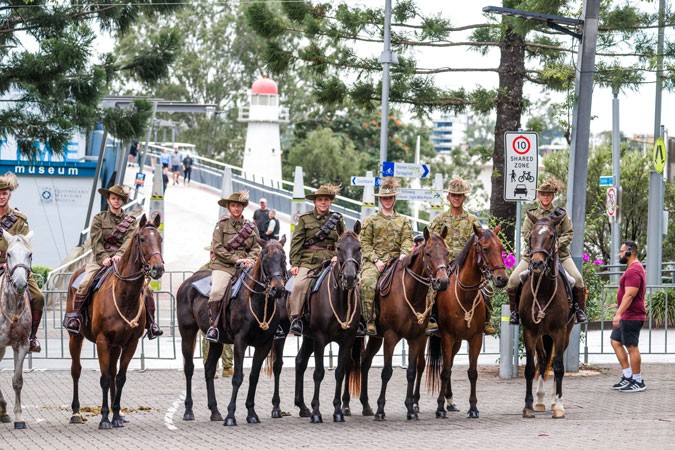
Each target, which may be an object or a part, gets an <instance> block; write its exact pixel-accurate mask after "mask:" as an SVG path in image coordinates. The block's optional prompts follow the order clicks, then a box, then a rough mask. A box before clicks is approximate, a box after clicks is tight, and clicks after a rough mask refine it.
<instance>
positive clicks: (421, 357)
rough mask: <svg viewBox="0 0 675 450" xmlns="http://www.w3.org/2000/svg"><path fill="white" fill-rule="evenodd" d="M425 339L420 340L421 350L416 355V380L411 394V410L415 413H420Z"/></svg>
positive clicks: (424, 365)
mask: <svg viewBox="0 0 675 450" xmlns="http://www.w3.org/2000/svg"><path fill="white" fill-rule="evenodd" d="M426 342H427V339H426V338H423V339H422V348H421V349H420V353H419V355H417V378H416V380H415V392H414V393H413V409H414V410H415V412H416V413H419V412H420V406H419V405H420V389H421V387H422V376H423V375H424V369H425V367H426V365H427V361H426V358H424V346H425V345H426Z"/></svg>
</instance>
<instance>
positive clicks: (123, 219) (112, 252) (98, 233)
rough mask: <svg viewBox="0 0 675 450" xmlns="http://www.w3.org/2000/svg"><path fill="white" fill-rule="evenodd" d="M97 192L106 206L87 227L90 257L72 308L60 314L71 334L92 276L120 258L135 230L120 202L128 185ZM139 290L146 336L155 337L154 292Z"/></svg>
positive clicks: (78, 324) (77, 330)
mask: <svg viewBox="0 0 675 450" xmlns="http://www.w3.org/2000/svg"><path fill="white" fill-rule="evenodd" d="M98 192H99V194H101V196H103V197H104V198H105V199H106V202H107V204H108V210H107V211H101V212H100V213H98V214H96V215H95V216H94V219H93V220H92V221H91V226H90V227H89V240H90V242H91V250H92V252H93V254H94V260H93V261H92V262H90V263H89V264H87V265H86V267H85V269H84V273H85V275H84V279H83V280H82V282H81V283H80V285H79V287H78V288H77V292H76V293H75V301H74V302H73V303H74V304H73V311H68V312H66V314H65V317H64V318H63V326H64V327H65V329H66V330H68V332H69V333H72V334H78V333H80V329H81V327H82V320H83V318H82V306H83V305H84V302H85V301H86V299H87V297H88V295H89V288H90V287H91V283H92V281H93V279H94V276H95V275H96V274H97V273H98V272H99V271H100V270H101V269H102V268H104V267H110V266H111V265H114V264H118V263H119V262H120V260H121V259H122V255H124V252H125V251H126V250H127V248H128V247H129V245H130V244H131V237H132V236H133V234H134V231H136V218H135V217H133V216H131V215H129V214H124V212H123V211H122V205H124V204H125V203H126V202H127V201H128V200H129V191H128V189H127V188H125V187H123V186H121V185H119V184H116V185H114V186H112V187H110V188H109V189H106V188H100V189H99V190H98ZM143 292H144V293H145V319H146V321H145V322H146V329H147V330H148V339H155V338H156V337H158V336H161V335H162V334H164V332H163V331H162V330H161V329H160V328H159V326H158V325H157V323H155V298H154V293H153V292H152V290H147V289H146V290H144V291H143Z"/></svg>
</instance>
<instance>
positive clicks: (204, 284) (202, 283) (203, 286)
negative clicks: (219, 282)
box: [192, 269, 250, 298]
mask: <svg viewBox="0 0 675 450" xmlns="http://www.w3.org/2000/svg"><path fill="white" fill-rule="evenodd" d="M249 270H250V269H249ZM247 273H248V271H245V272H242V273H241V275H239V277H238V278H237V281H235V282H234V285H233V286H232V291H231V293H230V298H236V297H237V295H238V294H239V290H240V289H241V286H242V285H243V284H244V281H245V279H246V274H247ZM192 287H193V288H195V289H196V290H197V292H199V293H200V294H201V295H203V296H204V297H208V296H209V295H211V275H209V276H206V277H204V278H202V279H201V280H197V281H193V282H192Z"/></svg>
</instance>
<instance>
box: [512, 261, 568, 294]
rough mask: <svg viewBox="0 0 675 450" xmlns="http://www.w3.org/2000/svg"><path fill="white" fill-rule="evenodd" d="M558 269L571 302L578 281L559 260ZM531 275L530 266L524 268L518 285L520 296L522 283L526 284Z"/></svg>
mask: <svg viewBox="0 0 675 450" xmlns="http://www.w3.org/2000/svg"><path fill="white" fill-rule="evenodd" d="M558 271H559V273H560V274H561V275H562V278H563V286H565V292H566V293H567V300H568V301H569V302H570V303H572V289H573V288H574V284H575V283H576V282H575V281H574V278H572V277H571V276H570V274H568V273H567V271H566V270H565V267H564V266H563V265H562V263H561V262H560V261H558ZM530 275H531V273H530V269H529V268H527V269H525V270H523V271H522V272H521V273H520V286H519V287H518V298H520V289H521V287H522V285H523V284H525V281H527V279H528V278H529V277H530Z"/></svg>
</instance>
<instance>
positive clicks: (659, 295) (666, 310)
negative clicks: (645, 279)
mask: <svg viewBox="0 0 675 450" xmlns="http://www.w3.org/2000/svg"><path fill="white" fill-rule="evenodd" d="M648 301H649V304H648V305H647V307H648V308H649V312H650V313H651V317H652V320H653V324H654V326H656V327H662V326H664V324H666V321H667V323H668V327H673V326H675V289H659V290H657V291H654V292H653V293H652V294H651V295H650V296H649V299H648Z"/></svg>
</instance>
